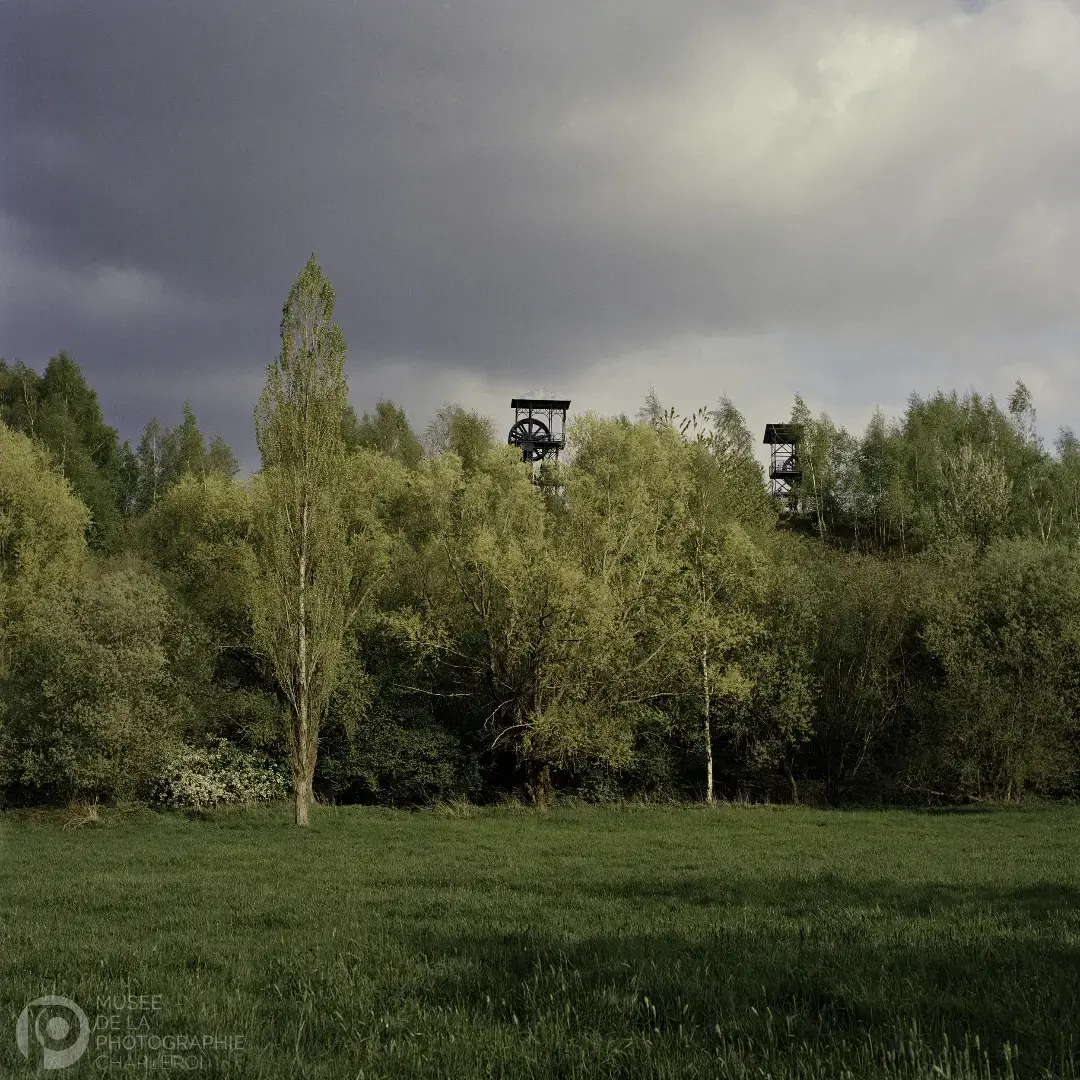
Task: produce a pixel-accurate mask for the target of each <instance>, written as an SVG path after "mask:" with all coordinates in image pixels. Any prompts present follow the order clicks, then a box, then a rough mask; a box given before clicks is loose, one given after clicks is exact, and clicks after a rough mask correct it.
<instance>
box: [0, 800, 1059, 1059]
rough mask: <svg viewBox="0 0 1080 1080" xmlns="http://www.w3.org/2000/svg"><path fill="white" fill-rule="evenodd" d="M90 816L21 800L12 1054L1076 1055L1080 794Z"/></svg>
mask: <svg viewBox="0 0 1080 1080" xmlns="http://www.w3.org/2000/svg"><path fill="white" fill-rule="evenodd" d="M70 817H71V813H70V812H62V811H50V812H42V813H39V814H36V815H35V814H31V813H27V812H9V813H6V814H3V815H0V830H2V832H0V853H2V856H3V861H2V874H3V877H2V885H0V899H2V903H0V1016H3V1017H4V1020H5V1024H4V1028H5V1034H4V1036H3V1038H2V1039H0V1075H2V1076H4V1077H13V1078H14V1077H22V1076H33V1075H43V1076H62V1077H64V1078H65V1080H68V1078H74V1077H84V1076H85V1077H89V1076H105V1075H110V1076H135V1075H142V1076H146V1075H159V1076H160V1075H166V1074H172V1075H198V1076H209V1077H218V1076H230V1077H243V1078H245V1080H258V1078H266V1080H269V1078H275V1080H277V1078H282V1080H285V1078H288V1080H301V1078H311V1080H316V1078H318V1080H323V1078H326V1080H330V1078H334V1080H339V1078H347V1080H354V1078H357V1077H363V1078H364V1080H375V1078H379V1077H448V1078H459V1077H464V1078H468V1077H514V1078H517V1077H521V1078H526V1077H612V1078H614V1077H678V1078H683V1077H685V1078H695V1077H700V1078H706V1077H709V1078H712V1077H739V1078H742V1077H747V1078H749V1077H773V1078H775V1080H781V1078H783V1080H788V1078H791V1080H794V1078H796V1077H798V1078H808V1080H809V1078H821V1080H825V1078H830V1080H832V1078H842V1077H851V1078H854V1080H864V1078H867V1080H870V1078H876V1077H926V1078H930V1077H941V1076H945V1077H955V1078H967V1077H999V1076H1001V1077H1014V1076H1015V1077H1048V1076H1062V1077H1076V1076H1078V1075H1080V807H1070V806H1061V805H1058V806H1036V807H1032V808H1030V809H1009V810H1005V809H1002V810H983V809H981V808H979V809H974V810H965V811H954V812H937V813H935V812H905V811H897V810H891V811H880V812H877V811H857V812H856V811H850V812H840V811H824V810H811V809H802V808H792V807H783V808H779V807H740V806H720V807H717V808H715V809H708V808H706V807H704V806H700V807H689V806H686V807H675V806H672V807H645V806H628V807H595V806H593V807H590V806H558V807H557V808H556V809H554V810H552V811H550V812H537V811H531V810H529V811H526V810H523V809H517V808H513V807H498V808H490V809H472V808H464V807H463V808H458V809H446V810H443V811H416V812H403V811H390V810H379V809H372V808H361V807H323V806H318V807H315V809H314V811H313V815H312V823H311V826H310V828H309V829H307V830H302V829H296V828H295V827H294V826H293V825H292V822H291V817H290V813H289V811H288V810H287V809H286V808H284V807H281V808H278V807H274V808H270V809H262V810H242V811H231V812H224V811H223V812H215V813H211V814H208V815H203V816H198V817H197V816H185V815H183V814H179V813H176V814H164V813H161V814H157V813H152V812H149V811H146V810H132V811H130V812H124V811H121V810H112V811H104V812H103V813H102V816H101V819H100V821H99V822H96V823H88V824H84V825H80V826H77V827H70V826H69V827H65V825H66V824H67V819H68V818H70ZM43 994H58V995H63V996H65V997H67V998H70V999H71V1000H73V1001H75V1002H76V1003H78V1004H79V1005H80V1007H81V1008H82V1009H83V1010H84V1011H85V1013H86V1014H87V1017H88V1022H89V1024H90V1026H91V1028H92V1034H91V1040H90V1044H89V1046H88V1048H87V1049H86V1051H85V1053H84V1054H83V1055H82V1056H81V1057H80V1058H79V1060H78V1061H77V1062H76V1063H75V1064H73V1065H71V1066H69V1067H67V1068H65V1069H63V1070H45V1069H44V1068H43V1066H42V1063H41V1060H40V1059H39V1057H35V1053H36V1052H37V1051H38V1049H39V1048H38V1047H37V1045H36V1044H35V1043H33V1041H32V1039H31V1043H30V1046H29V1049H30V1052H31V1060H30V1061H29V1062H27V1061H25V1060H24V1059H23V1057H22V1055H21V1054H20V1053H19V1050H18V1048H17V1046H16V1039H15V1037H14V1033H15V1027H16V1022H17V1019H18V1017H19V1014H20V1012H21V1011H22V1010H23V1007H24V1006H25V1005H26V1004H27V1003H28V1002H29V1001H31V1000H32V999H34V998H36V997H39V996H41V995H43ZM179 1036H183V1037H184V1038H185V1039H187V1040H188V1041H187V1042H186V1043H184V1042H178V1041H177V1039H178V1037H179ZM110 1039H111V1040H112V1046H111V1047H110V1043H109V1040H110ZM208 1040H209V1041H208ZM163 1046H167V1047H168V1048H170V1049H162V1047H163ZM176 1046H182V1047H186V1049H185V1050H184V1051H178V1050H176V1049H175V1047H176ZM193 1046H196V1047H197V1048H198V1049H197V1052H196V1051H193V1050H192V1049H191V1048H192V1047H193Z"/></svg>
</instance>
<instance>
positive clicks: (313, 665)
mask: <svg viewBox="0 0 1080 1080" xmlns="http://www.w3.org/2000/svg"><path fill="white" fill-rule="evenodd" d="M333 314H334V290H333V288H332V286H331V285H330V282H329V281H328V280H327V279H326V278H325V277H324V276H323V273H322V270H321V269H320V268H319V266H318V264H317V263H316V262H315V256H314V255H312V256H311V258H310V259H309V260H308V262H307V265H306V266H305V267H304V269H303V270H302V271H301V272H300V274H299V275H298V276H297V278H296V280H295V281H294V282H293V286H292V289H291V290H290V292H289V295H288V298H287V299H286V301H285V306H284V310H283V312H282V316H281V353H280V356H279V357H278V359H277V361H276V362H275V363H273V364H271V365H270V367H269V368H268V370H267V380H266V388H265V389H264V390H263V393H262V397H261V398H260V400H259V404H258V407H257V408H256V412H255V438H256V441H257V443H258V447H259V451H260V453H261V454H262V464H263V468H262V474H261V476H260V478H259V483H258V498H257V507H258V510H257V515H256V516H257V529H256V532H257V551H258V557H259V563H260V571H261V573H260V578H259V582H258V586H257V588H256V590H255V596H254V598H253V601H254V602H253V605H252V606H253V611H252V614H253V625H254V630H255V640H256V643H257V646H258V648H259V650H260V652H261V653H262V654H263V655H264V656H265V657H266V658H267V659H268V661H269V663H270V666H271V668H272V670H273V673H274V676H275V679H276V681H277V684H278V686H279V688H280V690H281V694H282V696H283V698H284V700H285V703H286V704H287V706H288V721H289V722H288V724H287V737H288V746H289V755H290V763H291V766H292V779H293V791H294V796H295V811H296V824H297V825H307V823H308V811H309V807H310V805H311V802H312V779H313V776H314V773H315V761H316V756H317V754H318V747H319V723H320V720H321V719H322V716H323V714H324V712H325V710H326V705H327V702H328V700H329V697H330V694H331V692H332V691H333V689H334V684H335V680H336V678H337V675H338V670H339V666H340V661H341V653H342V639H343V637H344V632H345V626H346V622H347V618H348V612H347V603H348V592H349V584H350V576H351V575H350V562H349V551H348V539H347V530H346V525H345V517H344V513H343V508H342V502H341V499H342V491H343V489H344V487H345V485H346V481H347V461H346V454H345V447H344V442H343V440H342V434H341V430H342V417H343V415H344V413H345V409H346V407H347V387H346V381H345V373H344V363H345V338H344V336H343V335H342V333H341V330H340V328H339V327H338V326H337V324H336V323H334V322H333V321H332V320H333Z"/></svg>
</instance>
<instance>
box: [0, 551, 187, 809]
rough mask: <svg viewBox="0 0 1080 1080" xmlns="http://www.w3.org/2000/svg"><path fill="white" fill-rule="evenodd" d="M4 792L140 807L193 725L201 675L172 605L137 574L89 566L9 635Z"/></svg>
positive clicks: (0, 780)
mask: <svg viewBox="0 0 1080 1080" xmlns="http://www.w3.org/2000/svg"><path fill="white" fill-rule="evenodd" d="M8 644H9V669H8V672H7V676H6V678H5V679H4V685H3V694H2V698H0V702H2V704H0V763H2V764H0V769H2V770H3V775H2V776H0V784H4V785H6V786H7V787H8V789H9V794H12V793H14V794H15V795H21V796H22V797H25V798H35V799H41V798H51V799H70V798H76V797H82V798H110V797H113V796H118V795H127V796H141V795H143V794H145V792H146V788H147V783H148V780H149V778H150V776H151V775H152V774H153V773H154V771H155V769H156V768H157V767H158V766H159V765H160V764H161V762H162V761H163V760H166V759H167V758H168V756H169V754H170V753H171V751H172V749H173V747H174V745H175V742H176V740H177V739H178V737H179V735H180V734H181V732H182V731H183V730H184V729H185V727H187V726H190V725H191V724H192V722H193V717H192V715H191V699H190V695H189V694H188V693H186V692H185V686H184V680H183V679H182V678H181V677H180V673H181V672H186V673H187V674H188V675H189V676H190V675H192V674H193V672H192V669H193V668H195V669H197V667H198V665H197V664H196V663H195V662H194V661H193V659H192V657H191V655H190V651H191V649H192V648H193V647H195V646H196V643H195V642H194V641H192V639H191V638H190V637H189V636H188V635H187V634H186V633H185V627H184V623H183V620H182V619H181V618H180V617H179V616H178V614H177V611H176V608H175V606H174V605H173V603H172V602H171V600H170V598H169V595H168V593H167V592H166V591H165V590H164V588H163V587H162V586H161V585H159V584H158V583H157V582H156V581H154V580H153V578H152V577H150V576H149V575H147V574H145V573H143V572H141V571H140V570H139V568H138V567H137V566H136V565H134V564H132V563H122V564H112V563H92V564H88V567H87V570H86V572H85V573H84V574H83V576H82V577H81V579H80V580H79V581H78V582H77V583H76V585H75V586H74V587H73V588H72V589H70V590H62V591H61V590H56V591H52V592H50V593H48V594H46V595H44V596H42V597H39V598H38V599H37V600H35V601H34V602H33V603H32V604H31V605H30V606H29V607H28V609H27V611H26V613H25V615H24V617H23V618H22V619H21V620H20V621H19V622H18V623H16V624H14V625H13V626H11V627H9V632H8Z"/></svg>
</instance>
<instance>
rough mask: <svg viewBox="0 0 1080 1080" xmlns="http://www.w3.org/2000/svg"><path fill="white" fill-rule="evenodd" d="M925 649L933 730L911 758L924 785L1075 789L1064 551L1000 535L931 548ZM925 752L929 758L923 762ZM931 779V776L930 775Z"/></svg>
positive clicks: (1076, 637)
mask: <svg viewBox="0 0 1080 1080" xmlns="http://www.w3.org/2000/svg"><path fill="white" fill-rule="evenodd" d="M934 576H935V585H936V587H935V588H934V589H933V591H932V592H931V594H930V595H929V597H928V605H927V608H928V615H927V623H926V629H925V640H926V644H927V647H928V648H929V649H930V651H931V652H932V654H933V656H934V657H935V658H936V660H937V661H938V663H939V665H940V672H941V678H940V685H939V688H938V691H937V693H936V695H935V698H934V703H935V705H936V708H937V715H938V717H940V722H941V724H942V729H943V730H942V732H941V735H940V737H939V738H938V739H936V740H928V741H927V742H926V744H925V747H926V749H927V750H929V753H925V754H923V755H918V756H916V757H915V759H914V760H915V763H916V765H917V766H919V767H921V768H917V769H916V776H917V777H918V779H919V780H920V781H921V782H922V783H923V784H924V785H925V786H930V787H935V788H936V789H938V790H940V789H942V788H943V789H945V790H946V791H949V792H956V793H958V794H961V795H966V796H969V797H972V798H977V799H979V798H1000V799H1004V800H1005V801H1006V802H1009V801H1011V800H1013V799H1020V798H1022V796H1023V795H1024V793H1025V792H1037V793H1038V792H1041V793H1050V794H1053V793H1061V792H1068V791H1070V790H1074V789H1075V785H1076V782H1077V779H1078V760H1077V752H1078V750H1080V713H1078V704H1080V702H1078V699H1077V689H1078V688H1080V571H1078V568H1077V564H1076V559H1075V555H1074V553H1073V552H1071V551H1069V550H1067V549H1063V548H1058V547H1051V548H1047V547H1045V546H1043V545H1041V544H1038V543H1036V542H1033V541H1031V540H1003V541H999V542H998V543H996V544H994V545H993V546H992V547H991V548H990V549H989V550H987V551H986V552H985V554H983V555H981V556H980V555H979V554H978V552H977V551H976V550H975V549H974V548H973V547H972V546H970V545H965V544H959V545H955V546H952V547H950V548H948V549H946V550H944V551H942V552H941V553H940V554H938V555H937V557H936V559H935V565H934ZM928 759H929V760H928ZM931 778H933V781H934V782H931Z"/></svg>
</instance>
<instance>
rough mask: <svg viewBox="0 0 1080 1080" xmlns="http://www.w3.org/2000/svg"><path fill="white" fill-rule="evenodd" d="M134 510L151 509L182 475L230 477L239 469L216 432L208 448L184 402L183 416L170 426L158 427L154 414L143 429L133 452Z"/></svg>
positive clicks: (224, 442) (227, 446) (158, 422)
mask: <svg viewBox="0 0 1080 1080" xmlns="http://www.w3.org/2000/svg"><path fill="white" fill-rule="evenodd" d="M135 462H136V480H135V496H134V503H135V509H136V510H138V511H140V512H144V511H146V510H149V509H150V508H152V507H153V506H154V505H155V504H156V503H157V501H158V500H159V499H160V498H162V497H163V496H164V495H165V494H166V493H167V492H168V491H169V490H170V489H171V488H172V487H175V485H176V484H178V483H180V481H181V480H182V479H183V478H184V477H186V476H193V477H195V478H196V479H200V480H201V479H204V478H205V477H208V476H219V477H222V478H224V479H226V480H231V479H232V478H233V477H235V476H236V474H237V472H238V471H239V466H238V465H237V463H236V458H235V457H234V456H233V452H232V450H231V449H230V448H229V444H228V443H227V442H226V441H225V440H224V438H222V436H221V434H220V433H219V434H216V435H215V436H214V437H213V439H211V441H210V445H209V447H207V445H206V439H205V437H204V436H203V433H202V431H201V430H200V428H199V424H198V421H197V420H196V419H195V414H194V412H192V409H191V405H190V404H189V403H188V402H186V401H185V402H184V412H183V419H182V420H181V421H180V423H179V424H177V425H175V426H174V427H170V428H165V427H162V425H161V422H160V421H159V420H158V418H157V417H156V416H154V417H151V419H150V420H149V422H148V423H147V425H146V427H145V428H143V433H142V438H141V439H140V440H139V448H138V450H137V451H136V453H135Z"/></svg>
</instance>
